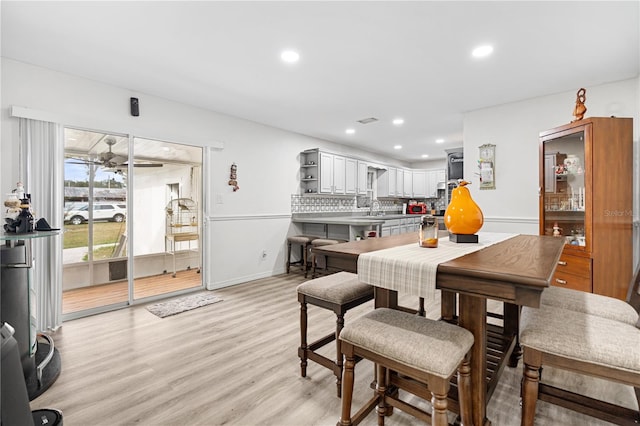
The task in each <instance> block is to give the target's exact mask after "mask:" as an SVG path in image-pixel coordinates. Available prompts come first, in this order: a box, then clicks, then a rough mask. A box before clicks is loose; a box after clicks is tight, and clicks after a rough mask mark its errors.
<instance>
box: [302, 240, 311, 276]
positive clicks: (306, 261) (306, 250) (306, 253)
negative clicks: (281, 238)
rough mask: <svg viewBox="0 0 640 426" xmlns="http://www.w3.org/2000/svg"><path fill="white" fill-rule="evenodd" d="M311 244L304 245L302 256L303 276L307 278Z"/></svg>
mask: <svg viewBox="0 0 640 426" xmlns="http://www.w3.org/2000/svg"><path fill="white" fill-rule="evenodd" d="M310 247H311V244H305V245H304V257H303V265H304V277H305V278H307V275H308V274H309V248H310Z"/></svg>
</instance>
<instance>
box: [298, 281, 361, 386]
mask: <svg viewBox="0 0 640 426" xmlns="http://www.w3.org/2000/svg"><path fill="white" fill-rule="evenodd" d="M297 290H298V301H299V302H300V347H299V348H298V356H299V357H300V374H301V376H302V377H306V376H307V359H309V360H311V361H314V362H317V363H318V364H320V365H322V366H324V367H326V368H328V369H329V370H331V371H332V372H333V374H335V376H336V384H337V394H338V397H340V391H341V383H342V364H343V358H342V352H341V350H340V340H338V336H339V335H340V332H341V330H342V328H343V327H344V315H345V313H346V312H347V311H348V310H349V309H351V308H354V307H356V306H358V305H361V304H363V303H365V302H367V301H369V300H371V299H373V287H372V286H370V285H368V284H364V283H361V282H360V281H358V276H357V275H356V274H352V273H350V272H338V273H336V274H332V275H327V276H325V277H321V278H316V279H313V280H309V281H307V282H305V283H302V284H300V285H299V286H298V289H297ZM307 304H311V305H315V306H318V307H321V308H324V309H329V310H332V311H333V312H334V313H335V314H336V317H337V318H336V330H335V332H332V333H330V334H328V335H326V336H325V337H322V338H320V339H318V340H316V341H315V342H313V343H310V344H307ZM334 340H335V341H336V359H335V361H334V360H331V359H329V358H327V357H325V356H323V355H321V354H319V353H317V352H316V350H318V349H319V348H321V347H323V346H325V345H327V344H328V343H331V342H332V341H334Z"/></svg>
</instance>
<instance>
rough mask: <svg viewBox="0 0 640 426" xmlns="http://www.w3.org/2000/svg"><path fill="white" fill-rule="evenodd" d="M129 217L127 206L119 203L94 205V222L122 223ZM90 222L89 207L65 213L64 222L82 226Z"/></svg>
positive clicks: (85, 206)
mask: <svg viewBox="0 0 640 426" xmlns="http://www.w3.org/2000/svg"><path fill="white" fill-rule="evenodd" d="M126 217H127V205H126V204H119V203H96V204H94V205H93V220H94V221H96V220H107V221H110V222H122V221H123V220H125V219H126ZM88 220H89V206H88V205H84V206H82V207H78V208H75V209H72V210H69V211H67V212H65V213H64V221H65V222H68V223H70V224H72V225H80V224H81V223H84V222H86V221H88Z"/></svg>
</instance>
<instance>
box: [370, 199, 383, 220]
mask: <svg viewBox="0 0 640 426" xmlns="http://www.w3.org/2000/svg"><path fill="white" fill-rule="evenodd" d="M374 211H375V212H376V214H373V212H374ZM378 214H380V202H379V201H378V200H375V199H374V200H371V206H370V208H369V216H378Z"/></svg>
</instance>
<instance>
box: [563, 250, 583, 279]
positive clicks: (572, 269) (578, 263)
mask: <svg viewBox="0 0 640 426" xmlns="http://www.w3.org/2000/svg"><path fill="white" fill-rule="evenodd" d="M558 273H561V274H571V275H576V276H578V277H581V278H587V279H589V280H591V259H589V258H586V257H578V256H571V255H569V254H562V256H560V260H559V261H558V266H557V267H556V274H558Z"/></svg>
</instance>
